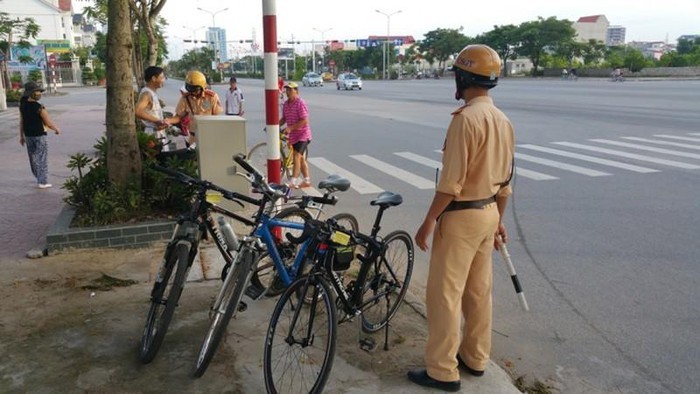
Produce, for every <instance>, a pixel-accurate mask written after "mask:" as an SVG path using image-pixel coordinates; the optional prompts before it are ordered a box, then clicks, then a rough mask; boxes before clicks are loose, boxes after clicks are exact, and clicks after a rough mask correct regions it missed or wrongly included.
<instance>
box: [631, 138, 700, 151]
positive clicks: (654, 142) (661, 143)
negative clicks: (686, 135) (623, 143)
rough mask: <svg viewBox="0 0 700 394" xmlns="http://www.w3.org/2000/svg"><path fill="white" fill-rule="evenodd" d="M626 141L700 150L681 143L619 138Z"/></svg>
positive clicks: (699, 147) (697, 147)
mask: <svg viewBox="0 0 700 394" xmlns="http://www.w3.org/2000/svg"><path fill="white" fill-rule="evenodd" d="M621 138H623V139H626V140H632V141H639V142H647V143H650V144H656V145H666V146H677V147H680V148H686V149H693V150H700V146H699V145H690V144H684V143H682V142H671V141H661V140H650V139H648V138H639V137H621Z"/></svg>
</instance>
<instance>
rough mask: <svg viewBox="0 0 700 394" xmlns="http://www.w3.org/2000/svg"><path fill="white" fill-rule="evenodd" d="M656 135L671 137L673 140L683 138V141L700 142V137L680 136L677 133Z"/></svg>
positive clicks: (658, 135) (655, 135)
mask: <svg viewBox="0 0 700 394" xmlns="http://www.w3.org/2000/svg"><path fill="white" fill-rule="evenodd" d="M654 137H661V138H670V139H673V140H683V141H691V142H700V138H690V137H680V136H677V135H668V134H654Z"/></svg>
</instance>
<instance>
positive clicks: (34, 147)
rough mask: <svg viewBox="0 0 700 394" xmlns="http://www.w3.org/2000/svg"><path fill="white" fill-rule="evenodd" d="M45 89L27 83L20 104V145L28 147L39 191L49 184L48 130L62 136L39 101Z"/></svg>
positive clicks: (49, 185)
mask: <svg viewBox="0 0 700 394" xmlns="http://www.w3.org/2000/svg"><path fill="white" fill-rule="evenodd" d="M43 91H44V89H42V88H40V87H39V85H37V84H36V82H27V83H26V84H25V85H24V93H23V94H22V98H21V99H20V104H19V112H20V118H19V143H20V145H22V146H24V145H25V144H26V146H27V153H28V154H29V166H30V167H31V169H32V174H33V175H34V177H35V178H36V181H37V187H39V189H47V188H49V187H51V186H52V185H51V184H50V183H49V179H48V178H49V163H48V143H47V141H46V130H47V129H49V130H53V131H54V132H55V133H56V135H58V134H60V133H61V131H60V130H59V128H58V126H56V124H54V123H53V121H52V120H51V116H49V112H48V111H47V110H46V107H44V106H43V105H42V104H41V103H40V102H39V100H41V93H42V92H43Z"/></svg>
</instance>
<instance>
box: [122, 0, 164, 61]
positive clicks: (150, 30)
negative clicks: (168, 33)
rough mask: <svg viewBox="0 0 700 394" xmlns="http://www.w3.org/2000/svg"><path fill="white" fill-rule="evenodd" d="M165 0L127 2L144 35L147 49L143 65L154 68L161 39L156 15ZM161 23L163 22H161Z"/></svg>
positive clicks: (134, 0) (132, 0)
mask: <svg viewBox="0 0 700 394" xmlns="http://www.w3.org/2000/svg"><path fill="white" fill-rule="evenodd" d="M166 1H167V0H129V7H130V8H131V10H132V11H133V12H134V14H135V15H136V18H137V19H138V21H139V26H140V27H141V30H142V32H143V33H144V34H145V35H146V39H147V42H148V48H147V51H146V61H145V64H146V65H148V66H155V65H156V62H157V60H158V49H159V44H158V42H159V40H160V39H162V35H160V33H159V31H158V29H157V25H158V22H159V18H158V14H160V12H161V11H162V10H163V7H164V6H165V3H166ZM161 22H163V21H162V20H161Z"/></svg>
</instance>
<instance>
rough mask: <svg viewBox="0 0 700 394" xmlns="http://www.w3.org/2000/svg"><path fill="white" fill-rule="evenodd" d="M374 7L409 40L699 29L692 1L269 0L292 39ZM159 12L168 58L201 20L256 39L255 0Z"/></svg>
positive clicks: (640, 37)
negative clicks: (557, 23)
mask: <svg viewBox="0 0 700 394" xmlns="http://www.w3.org/2000/svg"><path fill="white" fill-rule="evenodd" d="M74 3H75V2H74ZM433 4H434V6H433ZM476 4H479V5H476ZM198 8H202V9H204V10H206V11H208V12H205V11H200V10H198ZM226 8H228V9H227V10H226V11H222V12H219V11H221V10H223V9H226ZM490 8H491V9H490ZM376 10H379V11H381V12H383V13H385V14H393V13H394V12H397V11H401V12H399V13H397V14H393V15H392V16H391V17H390V18H388V19H389V21H390V34H391V35H402V36H403V35H412V36H413V37H414V38H415V39H421V38H422V37H423V35H424V34H425V33H427V32H429V31H431V30H435V29H437V28H455V29H458V28H460V27H462V28H463V30H462V33H463V34H465V35H467V36H470V37H473V36H476V35H478V34H480V33H484V32H487V31H489V30H492V29H493V26H494V25H507V24H514V25H518V24H520V23H522V22H525V21H530V20H535V19H537V17H538V16H541V17H544V18H548V17H550V16H554V17H556V18H557V19H568V20H570V21H572V22H575V21H576V20H577V19H578V18H579V17H582V16H589V15H601V14H602V15H605V16H606V18H607V19H608V21H609V22H610V24H611V25H621V26H624V27H626V28H627V36H626V40H627V41H628V42H629V41H664V40H666V38H667V37H668V40H669V43H675V42H676V39H677V38H678V37H679V36H680V35H683V34H700V0H666V1H640V0H633V1H628V0H616V1H611V0H582V1H557V2H555V1H551V0H548V1H545V0H517V1H513V0H496V1H490V2H489V1H485V2H482V3H478V2H474V1H469V0H438V1H433V2H425V1H405V0H381V1H377V0H373V1H370V0H355V1H352V2H335V1H328V0H326V1H321V0H277V36H278V40H280V41H287V40H292V36H293V37H294V40H295V41H311V40H315V41H320V40H321V39H322V38H323V39H325V40H349V39H357V38H367V36H370V35H385V34H386V32H387V17H386V16H384V15H382V14H380V13H378V12H376ZM212 13H215V16H214V20H212ZM161 15H162V16H163V17H165V19H166V20H167V21H168V22H169V24H170V26H169V27H168V30H167V32H168V36H169V39H168V43H169V49H170V53H171V58H178V57H179V56H181V55H182V53H183V52H184V51H186V50H189V49H191V48H192V44H189V43H183V42H182V40H184V39H192V37H193V34H194V35H196V38H197V39H198V40H202V39H204V37H205V30H206V29H205V28H203V27H209V26H212V24H213V23H215V24H216V26H217V27H221V28H224V29H226V36H227V40H241V39H243V40H250V39H252V38H253V29H255V35H256V38H257V41H258V43H262V36H263V32H262V0H256V1H252V0H235V1H234V0H167V3H166V5H165V7H164V9H163V12H162V13H161ZM193 29H194V30H193ZM329 29H330V30H329ZM321 31H326V32H325V33H323V34H322V33H321Z"/></svg>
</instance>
